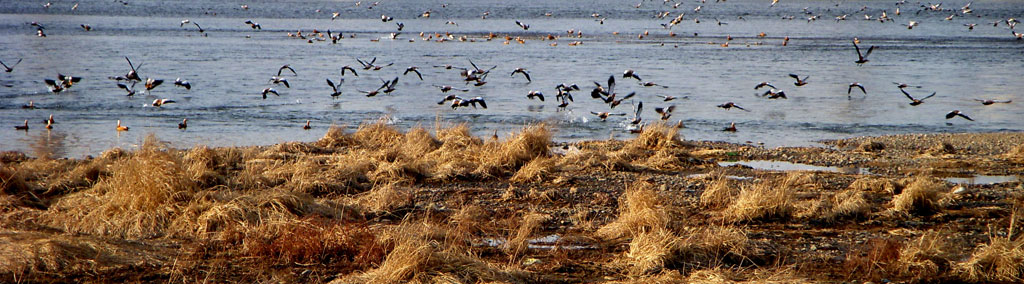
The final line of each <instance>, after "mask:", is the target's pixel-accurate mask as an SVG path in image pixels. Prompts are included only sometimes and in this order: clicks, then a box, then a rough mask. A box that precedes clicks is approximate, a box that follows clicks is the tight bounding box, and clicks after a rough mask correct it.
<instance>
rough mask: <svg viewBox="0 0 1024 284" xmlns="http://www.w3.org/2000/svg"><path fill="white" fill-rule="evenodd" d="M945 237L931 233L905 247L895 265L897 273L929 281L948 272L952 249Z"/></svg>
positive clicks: (937, 233)
mask: <svg viewBox="0 0 1024 284" xmlns="http://www.w3.org/2000/svg"><path fill="white" fill-rule="evenodd" d="M945 235H946V234H942V233H939V232H934V231H931V232H927V233H925V234H923V235H921V236H920V237H918V238H916V239H913V240H912V241H910V242H908V243H906V244H905V245H903V247H901V248H900V250H899V256H898V257H897V260H896V261H895V263H893V266H895V267H894V268H895V269H894V270H895V272H896V273H897V274H899V275H901V276H904V277H911V278H913V279H928V278H930V277H936V276H938V275H941V274H944V273H945V272H947V271H948V269H949V267H950V258H951V257H952V253H951V252H950V250H951V249H952V247H951V246H950V245H949V243H948V242H947V241H946V239H945Z"/></svg>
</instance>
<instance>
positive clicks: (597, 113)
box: [590, 111, 601, 116]
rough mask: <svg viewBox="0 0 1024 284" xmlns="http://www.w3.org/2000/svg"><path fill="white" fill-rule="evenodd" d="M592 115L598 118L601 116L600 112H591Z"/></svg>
mask: <svg viewBox="0 0 1024 284" xmlns="http://www.w3.org/2000/svg"><path fill="white" fill-rule="evenodd" d="M590 113H592V114H594V115H596V116H601V113H599V112H595V111H591V112H590Z"/></svg>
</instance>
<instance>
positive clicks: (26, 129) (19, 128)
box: [14, 119, 28, 131]
mask: <svg viewBox="0 0 1024 284" xmlns="http://www.w3.org/2000/svg"><path fill="white" fill-rule="evenodd" d="M14 129H15V130H25V131H28V120H27V119H26V120H25V125H15V126H14Z"/></svg>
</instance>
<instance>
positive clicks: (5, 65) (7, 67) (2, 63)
mask: <svg viewBox="0 0 1024 284" xmlns="http://www.w3.org/2000/svg"><path fill="white" fill-rule="evenodd" d="M0 65H3V66H4V68H6V69H11V67H9V66H7V64H4V62H3V61H0Z"/></svg>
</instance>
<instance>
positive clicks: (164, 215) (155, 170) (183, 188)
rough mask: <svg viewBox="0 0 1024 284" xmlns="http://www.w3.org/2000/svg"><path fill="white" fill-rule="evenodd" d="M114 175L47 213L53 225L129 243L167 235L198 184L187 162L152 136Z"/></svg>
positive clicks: (123, 161) (123, 162) (118, 165)
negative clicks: (186, 164)
mask: <svg viewBox="0 0 1024 284" xmlns="http://www.w3.org/2000/svg"><path fill="white" fill-rule="evenodd" d="M113 167H114V169H113V171H112V172H113V174H112V175H111V176H110V177H109V178H105V179H103V180H101V181H100V182H99V183H97V184H96V186H94V187H93V188H91V189H89V190H87V191H83V192H78V193H74V194H71V195H68V196H66V197H64V198H61V199H60V200H59V201H58V202H57V204H55V205H54V206H53V208H51V210H50V211H49V212H47V214H48V216H49V217H51V218H49V221H50V223H51V224H54V225H57V226H60V227H63V228H64V229H65V230H66V231H69V232H79V233H90V234H100V235H114V236H120V237H123V238H146V237H155V236H161V235H163V234H164V233H165V229H166V228H167V226H168V225H169V224H170V222H171V220H172V219H173V218H174V217H175V213H176V212H177V211H178V210H179V207H178V206H179V204H178V203H180V202H182V201H187V200H189V199H190V198H191V197H192V195H193V194H195V191H196V185H195V183H194V182H192V180H191V179H190V178H189V176H188V175H187V173H186V171H185V166H184V163H183V162H182V160H181V157H180V156H178V155H176V154H175V153H173V152H172V150H170V149H167V148H166V147H165V146H164V145H162V144H161V143H160V142H158V141H156V139H155V138H154V137H152V136H150V137H148V138H147V139H146V140H145V143H144V145H143V146H142V148H141V149H140V150H139V152H138V153H135V154H133V155H132V157H131V158H128V159H126V160H122V161H118V162H116V163H115V164H114V165H113Z"/></svg>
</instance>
